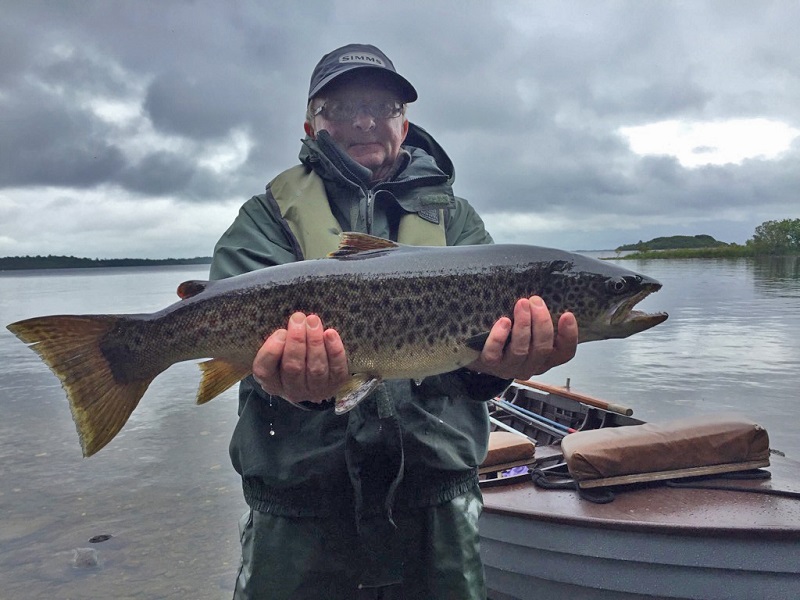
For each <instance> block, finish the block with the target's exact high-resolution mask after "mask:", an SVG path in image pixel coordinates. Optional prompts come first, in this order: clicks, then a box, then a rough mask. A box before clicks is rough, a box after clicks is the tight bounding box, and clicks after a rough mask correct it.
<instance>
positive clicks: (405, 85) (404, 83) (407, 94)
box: [308, 65, 417, 102]
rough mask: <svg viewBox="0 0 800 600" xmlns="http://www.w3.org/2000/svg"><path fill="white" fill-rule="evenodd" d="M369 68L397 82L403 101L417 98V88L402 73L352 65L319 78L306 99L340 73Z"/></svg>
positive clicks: (340, 74)
mask: <svg viewBox="0 0 800 600" xmlns="http://www.w3.org/2000/svg"><path fill="white" fill-rule="evenodd" d="M367 69H369V70H371V71H375V72H376V73H380V75H381V76H383V77H386V78H388V79H390V80H392V81H393V82H394V83H395V84H397V86H398V89H397V91H398V92H400V95H401V98H400V100H402V101H403V102H414V101H416V99H417V90H415V89H414V86H413V85H411V83H409V81H408V80H407V79H406V78H405V77H403V76H402V75H398V74H397V73H395V72H394V71H389V70H388V69H384V68H381V67H373V66H371V65H352V66H350V67H347V68H345V69H342V70H340V71H337V72H336V73H331V74H330V75H328V76H327V77H325V78H324V79H322V80H320V81H319V82H318V83H317V85H315V86H314V87H313V88H312V89H311V91H309V93H308V99H309V100H311V99H312V98H313V97H314V96H316V95H317V94H319V93H320V92H321V91H322V90H323V89H324V88H325V87H326V86H327V85H328V84H330V83H331V82H333V81H334V80H336V79H338V78H339V77H341V76H342V75H346V74H348V73H353V72H354V71H358V70H367Z"/></svg>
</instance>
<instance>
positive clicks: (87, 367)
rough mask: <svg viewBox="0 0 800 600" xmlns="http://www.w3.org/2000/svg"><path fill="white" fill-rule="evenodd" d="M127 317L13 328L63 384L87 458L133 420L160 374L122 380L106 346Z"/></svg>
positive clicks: (56, 320)
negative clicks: (107, 354)
mask: <svg viewBox="0 0 800 600" xmlns="http://www.w3.org/2000/svg"><path fill="white" fill-rule="evenodd" d="M122 320H124V317H120V316H114V315H85V316H84V315H82V316H48V317H36V318H33V319H27V320H25V321H18V322H17V323H12V324H11V325H8V326H7V327H8V329H9V330H10V331H11V333H13V334H14V335H16V336H17V337H18V338H19V339H20V340H22V341H23V342H25V343H26V344H28V345H29V347H30V348H31V349H32V350H34V351H35V352H36V353H38V354H39V356H40V357H41V358H42V360H43V361H44V362H45V364H47V366H48V367H50V369H51V370H52V371H53V373H55V375H56V376H57V377H58V378H59V379H60V380H61V385H62V387H63V388H64V391H65V392H66V393H67V398H68V399H69V407H70V411H71V412H72V419H73V420H74V421H75V427H76V428H77V430H78V437H79V438H80V443H81V449H82V450H83V455H84V456H91V455H92V454H94V453H95V452H97V451H98V450H100V449H101V448H102V447H103V446H105V445H106V444H108V443H109V442H110V441H111V440H112V439H113V438H114V436H115V435H117V433H119V430H120V429H122V427H123V425H125V423H126V422H127V420H128V417H130V415H131V413H132V412H133V410H134V409H135V408H136V405H137V404H138V403H139V400H140V399H141V397H142V396H143V395H144V392H145V390H147V387H148V386H149V385H150V382H151V381H152V380H153V379H154V378H155V376H152V377H149V378H142V379H133V380H129V381H124V382H120V381H118V380H117V378H115V376H114V372H113V369H114V365H113V364H112V363H111V362H109V359H108V358H107V357H106V356H105V355H104V354H103V351H102V348H101V342H103V341H104V340H107V339H108V337H109V336H113V329H114V328H115V326H116V325H117V324H118V323H119V322H120V321H122Z"/></svg>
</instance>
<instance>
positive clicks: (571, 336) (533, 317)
mask: <svg viewBox="0 0 800 600" xmlns="http://www.w3.org/2000/svg"><path fill="white" fill-rule="evenodd" d="M509 335H511V340H510V341H508V336H509ZM507 341H508V345H506V342H507ZM577 345H578V322H577V321H576V320H575V316H574V315H573V314H572V313H568V312H567V313H564V314H563V315H561V317H560V318H559V320H558V332H557V333H556V334H555V335H554V332H553V320H552V318H551V316H550V311H549V310H548V309H547V306H546V305H545V303H544V301H543V300H542V299H541V298H539V297H538V296H533V297H531V298H522V299H520V300H518V301H517V304H516V305H515V306H514V321H513V327H512V321H511V319H509V318H508V317H501V318H500V319H498V320H497V322H496V323H495V324H494V326H493V327H492V330H491V331H490V332H489V337H488V338H487V340H486V343H485V344H484V346H483V351H482V352H481V355H480V356H479V357H478V359H477V360H475V361H474V362H473V363H472V364H470V365H469V368H470V369H472V370H473V371H478V372H480V373H487V374H490V375H495V376H496V377H501V378H503V379H529V378H530V377H531V376H533V375H541V374H542V373H544V372H545V371H548V370H549V369H551V368H552V367H555V366H557V365H560V364H563V363H565V362H567V361H568V360H570V359H571V358H572V357H573V356H575V350H576V348H577Z"/></svg>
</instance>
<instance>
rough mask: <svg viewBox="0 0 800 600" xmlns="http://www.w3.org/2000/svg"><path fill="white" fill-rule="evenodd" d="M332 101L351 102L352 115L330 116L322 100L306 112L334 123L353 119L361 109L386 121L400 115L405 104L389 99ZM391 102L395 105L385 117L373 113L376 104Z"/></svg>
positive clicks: (326, 105) (403, 110)
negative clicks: (384, 100)
mask: <svg viewBox="0 0 800 600" xmlns="http://www.w3.org/2000/svg"><path fill="white" fill-rule="evenodd" d="M333 102H338V103H341V104H352V105H353V106H355V112H353V114H352V116H349V117H344V118H332V117H331V116H330V115H328V114H326V112H327V111H326V109H327V108H328V102H323V103H322V104H320V105H319V106H318V107H317V108H314V109H311V110H309V113H308V114H309V116H310V117H311V118H312V119H313V118H314V117H317V116H319V115H322V116H323V117H325V118H326V119H328V120H329V121H333V122H336V123H346V122H348V121H353V120H354V119H355V118H356V117H357V116H358V113H360V112H361V110H362V109H363V110H364V111H365V112H366V113H367V114H368V115H370V116H371V117H372V118H373V119H377V120H379V121H388V120H390V119H396V118H397V117H400V116H402V115H403V113H404V112H405V106H406V105H405V103H403V102H400V101H399V100H389V101H386V102H359V103H355V102H352V103H349V102H342V101H339V100H333V101H331V103H333ZM392 103H394V105H395V106H394V109H393V110H392V114H390V115H388V116H386V117H384V116H380V115H376V114H375V112H374V109H375V107H376V106H377V105H379V104H382V105H388V104H392ZM394 113H396V114H394Z"/></svg>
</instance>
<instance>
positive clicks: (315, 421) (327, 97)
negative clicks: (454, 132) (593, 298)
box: [211, 44, 578, 600]
mask: <svg viewBox="0 0 800 600" xmlns="http://www.w3.org/2000/svg"><path fill="white" fill-rule="evenodd" d="M416 99H417V92H416V90H415V89H414V87H413V86H412V85H411V84H410V83H409V82H408V81H407V80H406V79H405V78H403V77H401V76H400V75H399V74H398V73H397V72H396V70H395V68H394V66H393V64H392V62H391V61H390V60H389V58H388V57H387V56H386V55H385V54H383V52H381V51H380V50H379V49H378V48H375V47H374V46H365V45H356V44H353V45H348V46H344V47H342V48H339V49H337V50H334V51H333V52H331V53H329V54H327V55H325V56H324V57H323V58H322V60H321V61H320V62H319V64H318V65H317V67H316V68H315V69H314V72H313V74H312V76H311V86H310V89H309V94H308V101H309V102H308V110H307V120H306V123H305V132H306V134H307V137H306V138H305V139H304V141H303V148H302V150H301V152H300V162H301V164H300V165H298V166H296V167H294V168H292V169H289V170H288V171H285V172H284V173H281V174H280V175H279V176H278V177H276V178H275V179H273V180H272V181H271V182H270V184H269V185H268V186H267V190H266V193H265V194H261V195H259V196H255V197H253V198H251V199H250V200H249V201H248V202H246V203H245V204H244V205H243V206H242V209H241V211H240V213H239V215H238V217H237V218H236V220H235V221H234V223H233V224H232V225H231V227H230V228H229V229H228V231H227V232H226V233H225V234H224V235H223V236H222V238H221V239H220V241H219V242H218V244H217V246H216V249H215V253H214V261H213V264H212V267H211V276H212V277H213V278H222V277H228V276H232V275H237V274H240V273H243V272H246V271H250V270H253V269H257V268H262V267H268V266H272V265H276V264H281V263H287V262H291V261H295V260H303V259H308V258H320V257H322V256H325V254H326V253H328V252H330V251H331V250H333V249H335V248H336V243H337V239H338V233H339V232H341V231H343V230H351V231H362V232H366V233H371V234H373V235H376V236H380V237H385V238H390V239H393V240H397V241H400V242H404V243H412V244H426V245H436V244H438V245H444V244H447V245H463V244H488V243H492V239H491V237H490V236H489V234H488V233H487V232H486V230H485V229H484V226H483V222H482V221H481V219H480V218H479V217H478V215H477V214H476V213H475V211H474V210H473V209H472V207H471V206H470V205H469V204H468V203H467V202H466V201H465V200H463V199H461V198H457V197H455V196H454V195H453V192H452V187H451V184H452V179H453V167H452V164H451V162H450V160H449V158H448V157H447V155H446V154H445V153H444V151H443V150H442V148H441V147H440V146H439V145H438V144H437V143H436V142H435V141H434V140H433V138H432V137H431V136H430V135H429V134H428V133H427V132H425V131H424V130H422V129H421V128H419V127H416V126H414V125H413V124H410V123H409V122H408V120H407V119H406V118H405V113H406V106H407V104H408V103H409V102H413V101H415V100H416ZM386 318H387V319H391V318H392V315H391V314H387V315H386ZM577 337H578V330H577V323H576V322H575V319H574V317H573V316H572V315H571V314H565V315H563V316H562V317H561V319H560V321H559V324H558V332H557V334H555V335H554V332H553V326H552V322H551V318H550V314H549V312H548V310H547V307H546V306H544V304H543V303H542V301H541V299H539V298H536V297H534V298H521V299H520V300H519V301H518V302H517V304H516V306H515V307H514V313H513V324H512V319H510V318H508V317H503V318H501V319H499V320H498V321H497V323H496V324H495V325H494V327H493V328H492V330H491V332H490V335H489V338H488V339H487V341H486V344H485V346H484V349H483V351H482V353H481V355H480V357H479V358H478V359H477V360H476V361H475V362H474V363H473V364H472V365H470V368H468V369H459V370H458V371H455V372H452V373H447V374H443V375H440V376H436V377H428V378H426V379H425V380H423V381H421V382H414V381H387V382H385V383H384V384H382V385H381V386H379V387H378V388H377V389H376V390H375V392H373V393H372V394H371V395H370V396H369V397H367V398H366V399H365V400H364V401H363V402H362V403H361V404H359V405H358V406H357V407H356V408H355V409H353V410H352V411H351V412H349V413H347V414H345V415H341V416H337V415H336V414H335V413H334V411H333V409H332V405H331V402H330V398H331V397H332V396H334V395H335V393H336V391H337V389H338V388H339V387H340V386H341V385H342V384H343V383H344V382H345V381H346V380H347V378H348V369H347V355H346V348H347V340H346V339H344V340H342V339H340V337H339V335H338V333H337V332H336V331H334V330H332V329H325V327H324V324H323V323H322V322H321V320H320V318H319V317H318V316H317V315H305V314H302V313H295V314H294V315H292V316H291V317H290V318H289V320H288V323H287V325H286V328H285V329H280V330H278V331H276V332H274V333H272V334H271V335H270V336H269V337H268V338H267V339H266V341H265V342H264V345H263V346H262V348H261V349H260V351H259V352H258V355H257V356H256V358H255V361H254V363H253V376H252V377H248V378H247V379H245V380H244V381H243V382H242V384H241V386H240V395H239V421H238V423H237V426H236V430H235V432H234V434H233V439H232V441H231V448H230V452H231V459H232V462H233V465H234V467H235V468H236V470H237V471H238V472H239V473H240V474H241V475H242V483H243V490H244V496H245V499H246V501H247V503H248V505H249V506H250V509H251V510H250V511H249V512H248V513H247V514H246V515H245V516H244V517H243V519H242V522H241V524H240V527H241V541H242V568H241V570H240V574H239V577H238V580H237V583H236V591H235V594H234V597H235V598H236V599H237V600H241V599H244V598H272V599H292V600H299V599H319V600H334V599H351V598H407V599H422V598H427V599H436V600H439V599H450V598H452V599H457V600H470V599H473V598H474V599H481V600H483V598H485V590H484V584H483V568H482V565H481V562H480V556H479V554H478V533H477V522H478V516H479V514H480V510H481V507H482V500H481V496H480V491H479V490H478V487H477V475H476V468H477V466H478V465H479V464H480V462H481V461H482V460H483V458H484V456H485V453H486V446H487V438H488V430H489V426H488V413H487V408H486V400H488V399H489V398H491V397H492V396H494V395H496V394H497V393H499V392H501V391H502V390H503V389H504V388H505V387H506V386H507V385H508V384H509V380H510V379H512V378H514V377H525V378H527V377H529V376H531V375H534V374H538V373H542V372H544V371H546V370H547V369H549V368H550V367H552V366H555V365H558V364H561V363H563V362H565V361H567V360H569V359H570V358H572V356H573V355H574V353H575V348H576V344H577ZM301 407H302V408H305V409H306V410H300V408H301Z"/></svg>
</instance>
